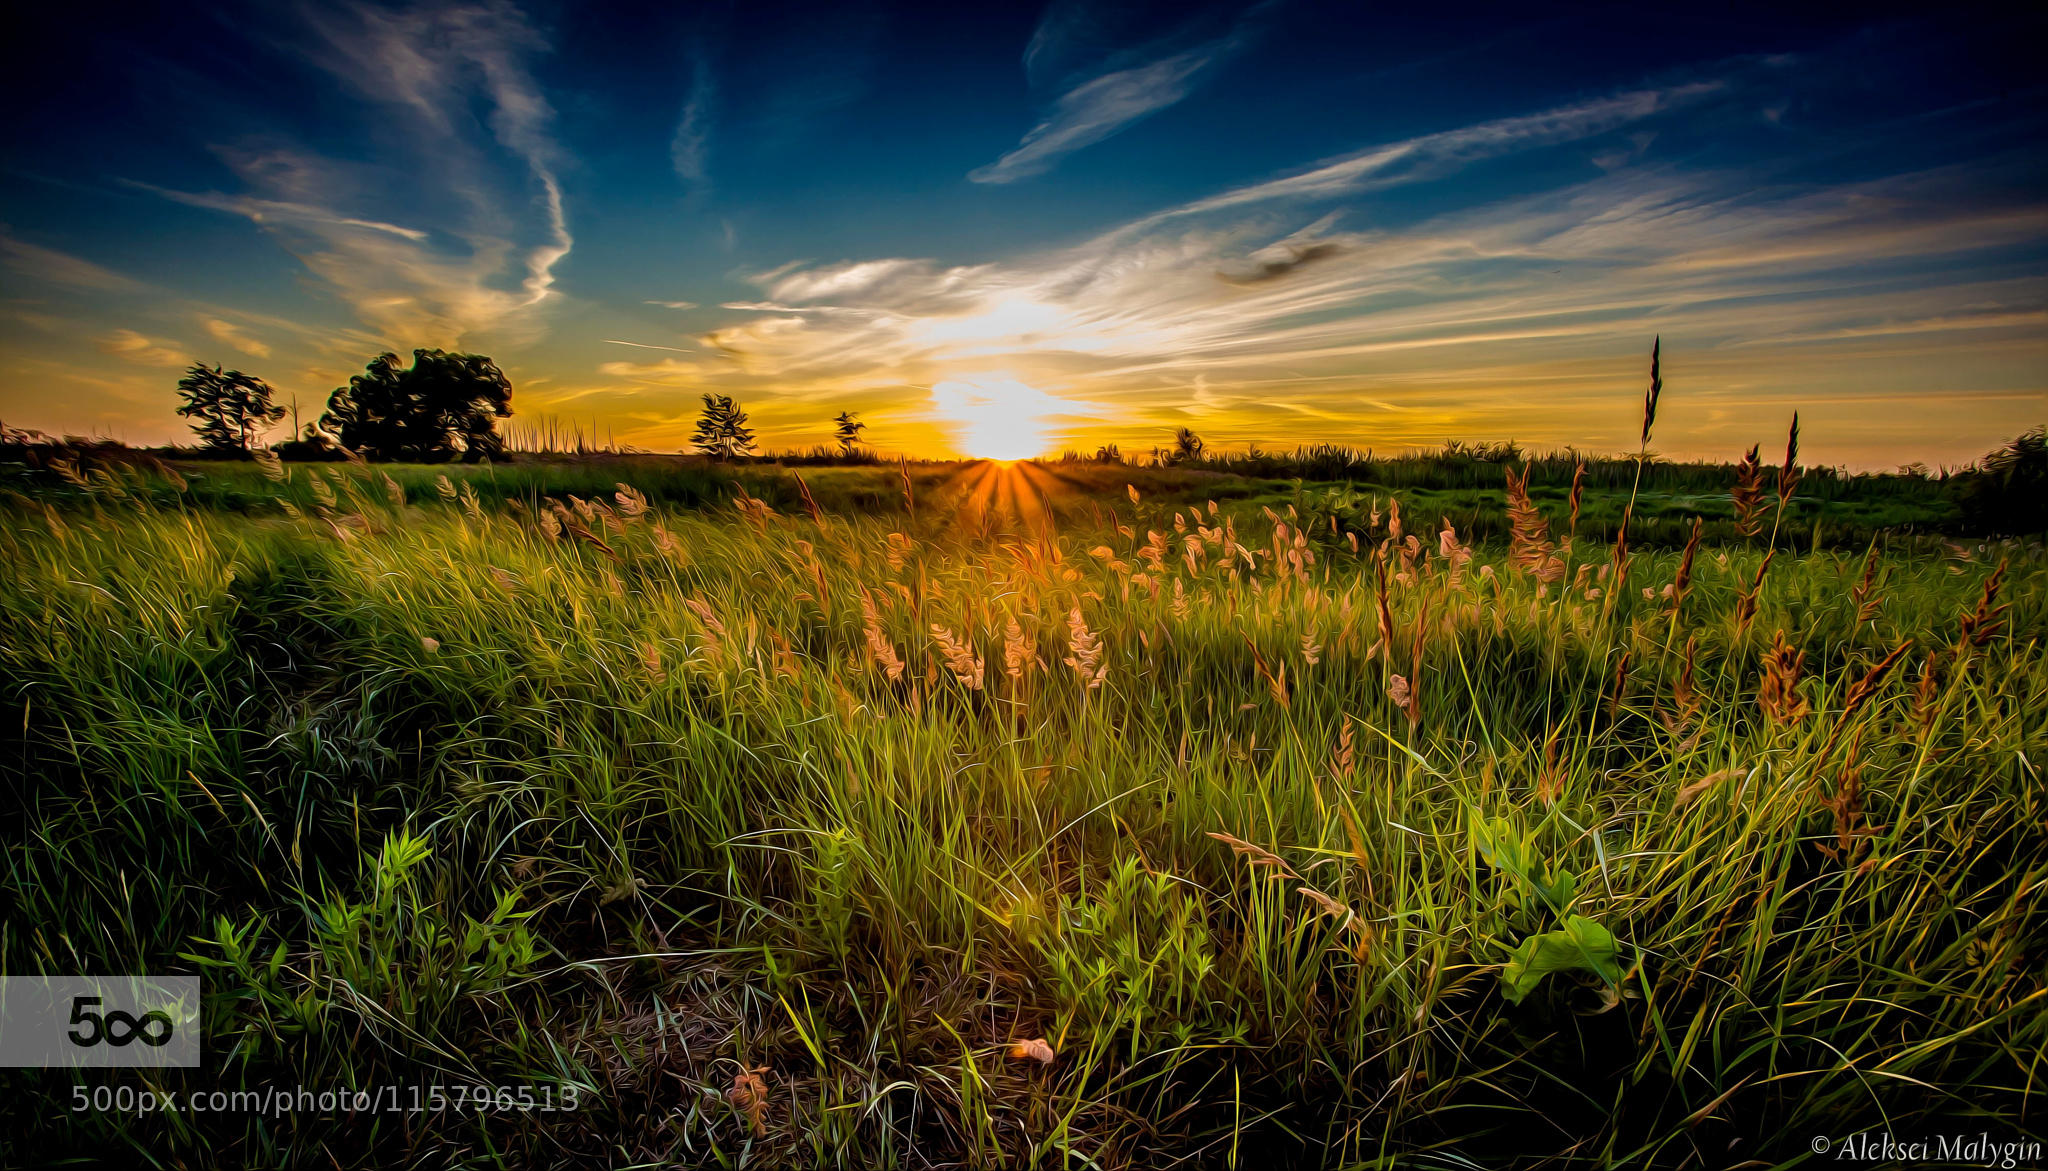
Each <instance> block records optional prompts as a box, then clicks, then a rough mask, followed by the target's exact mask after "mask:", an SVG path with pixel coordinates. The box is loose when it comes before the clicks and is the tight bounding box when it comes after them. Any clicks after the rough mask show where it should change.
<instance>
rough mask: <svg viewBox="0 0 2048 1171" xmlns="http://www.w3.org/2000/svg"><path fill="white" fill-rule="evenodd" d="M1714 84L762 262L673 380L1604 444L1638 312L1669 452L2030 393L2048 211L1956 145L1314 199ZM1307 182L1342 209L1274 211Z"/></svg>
mask: <svg viewBox="0 0 2048 1171" xmlns="http://www.w3.org/2000/svg"><path fill="white" fill-rule="evenodd" d="M1721 93H1722V87H1721V86H1720V85H1719V84H1717V83H1715V82H1711V81H1708V82H1696V83H1688V84H1684V85H1678V86H1673V87H1669V88H1665V89H1656V90H1643V91H1630V92H1627V93H1622V94H1617V95H1613V96H1611V97H1608V98H1603V99H1596V100H1592V101H1586V102H1580V103H1575V104H1573V105H1569V106H1564V107H1559V108H1556V109H1553V110H1549V111H1540V112H1537V113H1534V114H1530V115H1525V116H1519V117H1515V118H1508V119H1500V120H1495V121H1491V122H1486V123H1481V124H1477V125H1473V126H1468V127H1463V128H1457V129H1453V130H1448V131H1444V132H1441V133H1437V134H1432V135H1428V136H1423V137H1420V138H1417V139H1412V140H1408V141H1404V142H1398V143H1392V144H1386V145H1383V146H1378V147H1373V148H1369V149H1366V150H1363V151H1360V152H1358V153H1356V154H1355V155H1352V156H1347V157H1345V158H1343V159H1339V160H1335V161H1332V162H1329V163H1325V164H1322V165H1319V166H1317V167H1314V168H1310V169H1308V170H1305V171H1303V172H1300V173H1299V174H1297V175H1292V176H1283V177H1281V178H1279V179H1276V180H1272V181H1268V182H1265V183H1260V184H1254V185H1249V186H1246V187H1242V188H1238V189H1233V190H1229V191H1224V192H1219V193H1218V194H1216V195H1213V196H1208V197H1204V198H1201V199H1197V200H1192V201H1189V202H1188V203H1186V204H1182V205H1179V206H1176V207H1172V208H1168V209H1164V210H1162V211H1161V212H1158V213H1154V214H1152V215H1148V216H1144V217H1141V218H1139V219H1137V220H1135V221H1132V222H1130V223H1127V224H1123V225H1120V226H1117V227H1115V228H1112V229H1110V230H1108V231H1105V232H1103V233H1102V234H1101V235H1099V236H1098V237H1096V238H1095V239H1093V240H1090V241H1087V242H1085V243H1083V244H1079V245H1076V246H1073V247H1069V248H1062V249H1058V250H1053V251H1049V252H1043V253H1040V254H1038V255H1035V256H1024V257H1019V258H1015V259H1012V260H1008V261H1004V262H1001V263H985V264H952V265H942V264H937V263H934V262H932V261H928V260H919V259H915V258H908V257H880V258H870V259H855V260H849V261H843V262H839V263H833V264H814V263H804V264H798V265H784V266H781V267H778V268H775V269H771V270H769V271H767V272H763V273H760V274H758V275H757V276H755V277H754V278H753V282H754V283H755V284H756V285H757V286H758V287H760V288H761V289H762V290H763V292H764V294H765V298H764V299H763V300H761V301H757V302H745V301H738V302H732V303H729V304H728V305H727V306H726V308H728V309H731V310H734V311H743V312H746V313H748V314H750V315H756V314H757V315H759V316H752V317H751V319H748V320H740V321H735V322H733V323H732V324H729V325H726V326H724V327H722V328H719V329H716V330H713V331H712V332H711V333H709V334H707V335H706V336H705V337H704V338H703V343H704V345H705V348H706V350H707V353H709V354H711V355H712V360H710V361H701V362H697V363H693V364H692V365H691V367H690V368H689V370H688V371H687V376H686V377H684V376H682V372H680V371H679V372H676V373H677V374H678V376H679V380H678V382H677V385H689V386H692V387H695V386H722V387H725V388H728V389H730V390H733V391H734V392H736V393H743V394H754V395H770V396H773V400H774V401H775V402H778V403H781V404H785V405H787V406H795V405H798V404H805V403H828V402H829V403H842V402H851V403H853V404H855V405H857V406H865V405H866V404H867V403H869V402H875V403H883V402H887V401H889V399H890V398H891V397H893V396H894V395H897V394H900V393H901V388H904V387H921V386H926V385H929V384H932V383H935V382H939V381H943V380H945V379H948V378H953V379H959V378H962V377H968V378H973V377H982V378H997V379H1013V380H1017V381H1020V382H1022V383H1024V384H1027V385H1030V386H1033V387H1037V388H1040V389H1043V390H1045V391H1046V392H1047V393H1049V394H1054V395H1057V396H1059V397H1061V398H1066V399H1075V400H1082V401H1090V402H1105V403H1113V404H1117V405H1118V408H1119V409H1118V412H1117V414H1116V417H1115V421H1114V423H1111V422H1108V421H1102V420H1083V421H1082V422H1081V423H1080V424H1077V426H1078V428H1079V429H1078V430H1076V431H1073V432H1070V433H1069V437H1070V438H1071V437H1072V436H1076V435H1083V434H1099V435H1102V436H1103V437H1105V438H1112V439H1118V438H1120V439H1121V440H1123V441H1125V442H1129V441H1131V433H1132V432H1133V431H1138V432H1140V433H1143V432H1144V431H1146V430H1147V429H1150V430H1151V431H1152V433H1154V434H1163V433H1164V429H1165V428H1167V427H1170V426H1173V425H1176V424H1180V423H1193V424H1195V425H1197V426H1198V427H1200V428H1201V429H1202V431H1203V432H1204V434H1205V435H1209V436H1210V437H1211V438H1212V439H1216V440H1224V441H1229V440H1233V439H1235V440H1243V439H1246V438H1257V437H1259V436H1261V434H1262V433H1263V434H1264V435H1267V436H1271V435H1273V434H1275V433H1278V434H1282V435H1285V434H1290V433H1294V434H1298V433H1299V427H1300V422H1299V421H1300V420H1301V419H1303V418H1313V419H1317V420H1321V421H1323V423H1325V424H1327V426H1324V427H1323V428H1322V432H1321V433H1323V434H1326V435H1328V436H1329V437H1331V438H1334V439H1342V440H1347V441H1351V442H1358V443H1365V444H1373V443H1377V444H1379V445H1381V446H1400V445H1402V444H1420V443H1430V442H1437V441H1440V440H1441V439H1443V438H1444V437H1445V436H1446V435H1488V436H1494V437H1498V436H1501V435H1513V436H1515V437H1518V438H1521V439H1524V440H1528V441H1533V442H1537V443H1566V442H1573V443H1581V444H1584V443H1588V442H1592V443H1596V444H1597V443H1601V442H1606V441H1607V438H1608V437H1606V436H1605V435H1604V433H1603V432H1602V431H1601V430H1600V427H1601V426H1602V425H1603V424H1601V423H1600V422H1598V420H1602V419H1606V418H1607V417H1608V416H1610V415H1611V417H1612V422H1613V427H1612V431H1613V435H1612V436H1611V439H1612V441H1613V442H1614V443H1617V444H1620V443H1624V442H1625V441H1626V439H1627V436H1626V435H1625V434H1623V432H1624V431H1625V430H1626V424H1627V421H1628V419H1629V417H1630V412H1629V410H1628V399H1629V395H1630V394H1634V395H1636V396H1639V395H1640V388H1639V387H1635V381H1637V379H1638V376H1639V375H1640V372H1641V371H1640V369H1639V367H1640V365H1641V362H1642V360H1643V354H1642V353H1640V352H1639V351H1641V350H1643V349H1644V348H1645V346H1644V344H1643V343H1644V342H1645V339H1647V337H1648V336H1649V335H1651V334H1653V333H1659V332H1661V333H1662V334H1663V335H1664V340H1665V348H1666V359H1667V379H1668V380H1672V381H1673V385H1678V384H1679V380H1681V379H1682V380H1683V381H1684V382H1687V383H1690V386H1689V391H1688V395H1687V396H1686V397H1684V398H1674V399H1673V400H1671V401H1673V402H1674V404H1675V405H1674V406H1673V408H1672V410H1673V411H1674V412H1675V414H1674V419H1675V420H1677V421H1678V422H1679V423H1681V424H1682V426H1683V429H1682V430H1681V429H1679V428H1677V427H1674V429H1673V430H1671V431H1670V432H1669V433H1670V434H1673V435H1679V434H1685V435H1687V436H1688V439H1686V440H1685V441H1684V442H1687V443H1691V444H1695V445H1698V446H1697V447H1695V450H1700V449H1704V450H1721V449H1722V448H1723V447H1726V446H1727V445H1728V444H1732V443H1734V442H1735V441H1736V440H1737V439H1741V440H1742V443H1743V444H1744V445H1746V443H1747V442H1750V441H1753V440H1754V438H1756V437H1755V436H1749V435H1748V429H1749V428H1750V427H1751V426H1752V425H1753V424H1754V423H1755V422H1756V420H1757V418H1758V413H1757V409H1756V408H1757V407H1758V406H1759V405H1761V404H1775V403H1779V402H1782V401H1784V398H1785V397H1787V396H1792V395H1797V396H1799V400H1800V401H1801V402H1802V404H1803V405H1804V406H1805V407H1806V408H1807V409H1808V410H1809V413H1810V417H1812V418H1814V419H1816V420H1819V421H1821V422H1824V423H1826V424H1828V425H1829V426H1832V427H1835V428H1836V429H1837V430H1836V431H1835V435H1836V436H1837V437H1838V438H1837V439H1836V440H1835V441H1836V442H1838V443H1839V444H1840V445H1841V446H1840V447H1839V448H1837V449H1836V450H1837V451H1839V452H1841V453H1843V457H1846V458H1854V455H1853V453H1854V452H1855V451H1857V450H1858V448H1857V446H1856V445H1857V444H1858V443H1860V442H1863V441H1865V440H1866V439H1868V437H1869V436H1871V435H1872V434H1873V433H1874V432H1873V429H1872V428H1871V427H1869V426H1868V425H1866V424H1865V423H1863V422H1859V420H1860V419H1861V418H1862V417H1863V415H1862V414H1859V412H1862V413H1867V411H1868V408H1869V406H1870V404H1872V403H1877V402H1882V403H1883V404H1885V410H1886V411H1887V412H1890V413H1891V415H1892V416H1893V417H1894V418H1895V419H1907V418H1911V419H1923V420H1925V422H1926V424H1927V425H1928V426H1929V427H1936V428H1938V427H1940V426H1941V425H1942V423H1943V419H1944V417H1945V415H1946V414H1948V413H1952V412H1953V411H1954V410H1955V408H1956V406H1957V404H1959V403H1966V402H1967V403H1968V404H1969V406H1970V409H1971V410H1972V411H1973V412H1975V414H1976V416H1978V417H1982V418H1984V419H1986V420H2000V421H1988V422H1987V423H1986V424H1985V428H1986V434H1985V435H1983V436H1979V435H1964V434H1962V433H1961V432H1960V431H1959V430H1958V429H1957V428H1956V427H1955V426H1954V425H1953V424H1952V423H1950V424H1948V425H1947V430H1945V431H1943V432H1942V433H1943V434H1947V435H1952V436H1953V437H1954V442H1955V444H1956V445H1957V448H1958V450H1959V451H1971V450H1974V448H1973V446H1972V445H1979V444H1981V443H1985V442H1988V440H1989V439H1992V438H1995V435H1996V428H1998V427H2001V426H2009V425H2011V424H2010V422H2009V420H2007V416H2012V417H2014V418H2017V417H2018V415H2019V414H2023V413H2024V411H2025V409H2026V406H2025V404H2026V403H2028V402H2037V401H2038V392H2033V393H2031V394H2030V392H2028V391H2027V390H2026V389H2025V387H2027V386H2030V385H2037V383H2038V377H2037V376H2038V361H2039V355H2040V346H2039V343H2038V322H2039V320H2040V319H2041V318H2040V315H2041V314H2042V313H2043V312H2048V282H2043V281H2042V280H2041V279H2040V278H2039V277H2038V276H2037V275H2034V274H2033V273H2032V271H2031V270H2030V269H2029V268H2028V266H2027V264H2026V263H2025V262H2024V261H2023V260H2021V259H2018V258H2020V257H2024V256H2027V255H2038V254H2039V252H2040V251H2041V249H2043V248H2044V247H2048V210H2044V209H2042V208H2040V207H2039V206H2038V205H2034V204H2030V203H2028V202H2026V201H2024V200H2017V199H2014V198H2011V197H2000V196H1999V195H1998V194H1997V185H1996V184H1995V183H1994V184H1990V185H1988V186H1986V185H1985V184H1983V183H1982V182H1981V181H1980V178H1979V177H1978V176H1976V174H1975V173H1974V172H1972V171H1969V170H1950V171H1928V172H1908V173H1902V174H1897V175H1892V176H1888V177H1880V178H1872V179H1867V180H1863V181H1860V182H1855V183H1847V182H1844V183H1839V184H1835V185H1804V186H1779V187H1768V186H1767V187H1762V188H1760V187H1759V185H1758V183H1757V180H1756V177H1755V176H1754V175H1753V174H1751V173H1747V172H1744V171H1741V170H1725V171H1724V170H1689V169H1685V168H1681V167H1678V166H1675V165H1672V164H1662V165H1659V164H1657V163H1655V162H1650V163H1647V164H1642V165H1631V166H1628V167H1623V168H1618V169H1608V168H1605V167H1600V166H1596V165H1594V164H1593V163H1592V162H1591V160H1588V163H1587V170H1588V171H1592V172H1595V173H1594V174H1593V175H1591V176H1590V177H1586V178H1581V179H1579V180H1578V181H1576V182H1571V183H1567V184H1563V185H1560V186H1555V187H1551V188H1549V189H1544V190H1536V191H1529V192H1522V193H1517V194H1513V195H1510V196H1506V197H1500V198H1495V199H1492V200H1490V201H1483V202H1480V203H1477V204H1471V203H1469V201H1468V202H1467V203H1465V204H1454V205H1450V206H1447V207H1446V209H1445V210H1443V211H1441V212H1438V213H1437V214H1434V215H1428V216H1426V217H1425V218H1423V219H1421V220H1419V221H1417V222H1412V223H1408V224H1406V225H1404V226H1401V227H1398V228H1375V229H1371V230H1357V229H1354V230H1344V228H1343V227H1342V225H1343V223H1344V222H1345V221H1346V220H1349V219H1353V218H1356V219H1359V220H1363V221H1366V222H1370V221H1371V218H1372V217H1371V216H1370V215H1369V213H1367V212H1364V211H1357V210H1356V209H1353V208H1352V207H1351V204H1350V203H1349V202H1345V201H1357V200H1359V199H1360V198H1365V199H1368V200H1369V199H1370V196H1371V194H1372V193H1373V192H1375V191H1379V190H1383V189H1385V188H1386V187H1388V186H1391V185H1394V184H1411V183H1412V184H1430V183H1437V182H1440V181H1442V180H1444V179H1447V178H1449V177H1451V176H1453V175H1455V174H1457V173H1458V172H1459V171H1460V170H1461V169H1462V168H1464V167H1467V166H1470V165H1473V164H1475V163H1478V162H1481V161H1484V160H1488V159H1494V158H1499V157H1503V156H1505V155H1509V154H1512V153H1514V152H1517V151H1529V150H1537V149H1542V148H1545V147H1549V146H1555V145H1558V144H1560V143H1567V142H1580V141H1588V142H1590V141H1592V140H1594V139H1596V138H1598V137H1599V136H1601V135H1609V136H1614V135H1629V136H1631V137H1630V139H1629V141H1632V142H1633V141H1635V140H1636V137H1639V136H1641V135H1643V134H1645V133H1648V131H1646V130H1644V129H1643V128H1642V124H1645V123H1647V122H1648V121H1649V120H1650V119H1652V118H1654V117H1655V116H1657V115H1659V114H1661V113H1667V112H1671V111H1675V110H1678V109H1681V108H1684V107H1687V106H1689V105H1692V104H1697V103H1702V102H1708V101H1713V100H1718V99H1717V97H1716V95H1718V94H1721ZM1731 100H1732V99H1731ZM1318 201H1323V202H1332V201H1334V202H1339V204H1340V206H1339V208H1338V209H1337V210H1335V211H1330V212H1327V213H1325V214H1322V215H1321V216H1320V218H1318V219H1316V220H1314V221H1312V222H1309V223H1306V224H1303V223H1302V222H1301V220H1300V219H1297V218H1295V217H1296V216H1298V215H1300V214H1302V213H1301V212H1300V211H1299V210H1297V209H1299V208H1300V206H1301V205H1302V204H1304V203H1314V202H1318ZM2030 249H2031V250H2032V251H2028V250H2030ZM2001 254H2009V255H2011V256H2013V257H2015V259H2014V260H2013V261H2012V262H2011V263H2010V264H2009V265H2008V266H2007V267H2008V268H2010V269H2011V271H2010V273H2009V274H2008V275H2005V276H2002V277H1997V278H1996V279H1993V278H1992V277H1991V276H1988V275H1987V271H1988V270H1987V267H1986V264H1985V261H1984V258H1985V257H1986V256H1997V255H2001ZM1958 347H1966V348H1967V351H1968V353H1969V355H1970V361H1971V364H1972V365H1973V366H1974V367H1975V368H1977V369H1979V370H1981V371H1986V373H1983V374H1982V376H1981V377H1980V378H1979V380H1978V382H1979V384H1973V385H1969V386H1957V385H1952V384H1951V383H1949V382H1945V381H1944V380H1943V376H1942V375H1941V373H1940V372H1941V371H1942V370H1944V369H1947V368H1951V367H1953V366H1954V365H1955V364H1956V358H1957V356H1958V354H1959V352H1960V351H1959V349H1958ZM1674 355H1676V356H1675V357H1674ZM2030 367H2031V368H2032V369H2034V371H2035V374H2034V375H2029V374H2027V373H2026V371H2027V370H2028V369H2029V368H2030ZM1763 369H1768V370H1769V371H1770V378H1769V382H1768V384H1763V383H1760V382H1759V376H1758V371H1759V370H1763ZM2000 371H2004V372H2005V373H2003V374H2001V373H1999V372H2000ZM2030 377H2032V378H2034V382H2029V381H2028V379H2029V378H2030ZM1929 385H1936V386H1943V387H1944V388H1945V389H1943V390H1942V391H1939V392H1929V391H1927V390H1926V389H1925V387H1927V386H1929ZM892 388H893V389H892ZM864 396H865V397H864ZM1589 419H1591V420H1595V422H1593V423H1592V424H1591V425H1590V426H1589V423H1588V420H1589ZM1112 428H1114V430H1115V432H1116V433H1114V434H1112V433H1110V429H1112ZM1745 436H1747V438H1744V437H1745ZM1724 437H1725V438H1724ZM1055 438H1057V437H1055ZM1080 441H1081V442H1086V440H1080Z"/></svg>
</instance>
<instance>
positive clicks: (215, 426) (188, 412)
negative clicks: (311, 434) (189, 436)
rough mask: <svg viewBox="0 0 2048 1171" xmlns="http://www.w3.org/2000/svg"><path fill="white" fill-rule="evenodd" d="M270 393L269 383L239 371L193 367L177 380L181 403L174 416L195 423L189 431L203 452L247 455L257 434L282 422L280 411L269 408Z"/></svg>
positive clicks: (281, 408) (282, 412) (282, 415)
mask: <svg viewBox="0 0 2048 1171" xmlns="http://www.w3.org/2000/svg"><path fill="white" fill-rule="evenodd" d="M272 393H273V392H272V391H271V389H270V384H269V383H267V382H265V381H263V380H262V379H261V378H257V377H254V376H253V375H248V374H244V373H242V372H241V371H240V370H222V369H221V368H220V367H219V366H214V367H212V368H210V369H209V368H208V367H206V366H204V365H194V366H193V367H192V368H191V369H190V370H187V371H186V372H185V377H183V378H180V379H179V380H178V395H179V397H180V398H183V399H184V400H185V401H184V404H183V405H182V406H180V407H179V408H178V413H179V414H180V415H183V416H184V417H185V418H188V419H192V420H195V421H194V422H193V424H192V430H193V431H195V432H197V433H198V435H199V441H200V443H201V445H202V446H204V447H205V448H206V450H207V451H209V452H211V453H213V454H215V455H247V454H249V444H250V442H251V441H252V440H254V439H255V438H256V436H257V434H259V433H260V432H262V431H263V430H264V429H266V428H268V427H269V426H270V425H271V424H272V423H275V422H277V421H278V420H279V419H282V418H284V408H283V407H274V406H272V405H270V398H271V395H272Z"/></svg>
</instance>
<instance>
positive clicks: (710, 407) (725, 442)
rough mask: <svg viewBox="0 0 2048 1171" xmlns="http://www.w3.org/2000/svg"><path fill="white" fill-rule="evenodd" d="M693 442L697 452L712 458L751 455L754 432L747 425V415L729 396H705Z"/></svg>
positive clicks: (752, 452)
mask: <svg viewBox="0 0 2048 1171" xmlns="http://www.w3.org/2000/svg"><path fill="white" fill-rule="evenodd" d="M692 442H693V443H695V444H696V445H697V450H698V451H701V452H703V453H704V454H705V455H708V456H710V457H711V458H713V459H735V458H738V457H739V456H743V455H752V454H754V432H753V430H752V429H751V428H749V427H748V426H747V413H746V412H745V411H743V410H741V409H740V408H739V405H738V404H736V403H734V402H733V401H732V396H731V395H729V394H716V395H714V394H707V395H705V396H704V413H703V414H702V415H700V416H698V418H697V434H696V436H695V437H694V438H693V439H692Z"/></svg>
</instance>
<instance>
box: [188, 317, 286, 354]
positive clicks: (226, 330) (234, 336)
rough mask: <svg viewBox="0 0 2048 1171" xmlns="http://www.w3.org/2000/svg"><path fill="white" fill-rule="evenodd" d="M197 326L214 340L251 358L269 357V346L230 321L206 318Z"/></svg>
mask: <svg viewBox="0 0 2048 1171" xmlns="http://www.w3.org/2000/svg"><path fill="white" fill-rule="evenodd" d="M199 324H200V327H201V328H203V329H205V330H206V332H207V333H209V334H211V335H213V336H214V337H215V338H216V339H218V340H220V341H223V342H226V343H227V344H228V345H231V346H233V347H235V348H236V349H238V350H240V351H242V352H243V353H245V354H247V355H249V356H250V357H252V358H268V357H269V356H270V347H269V346H267V345H265V344H264V343H263V342H261V341H259V340H257V339H256V338H253V337H250V336H249V335H248V334H245V333H243V332H242V327H241V326H239V325H236V324H235V323H234V322H232V321H222V320H221V319H220V318H218V317H206V318H201V319H200V322H199Z"/></svg>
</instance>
